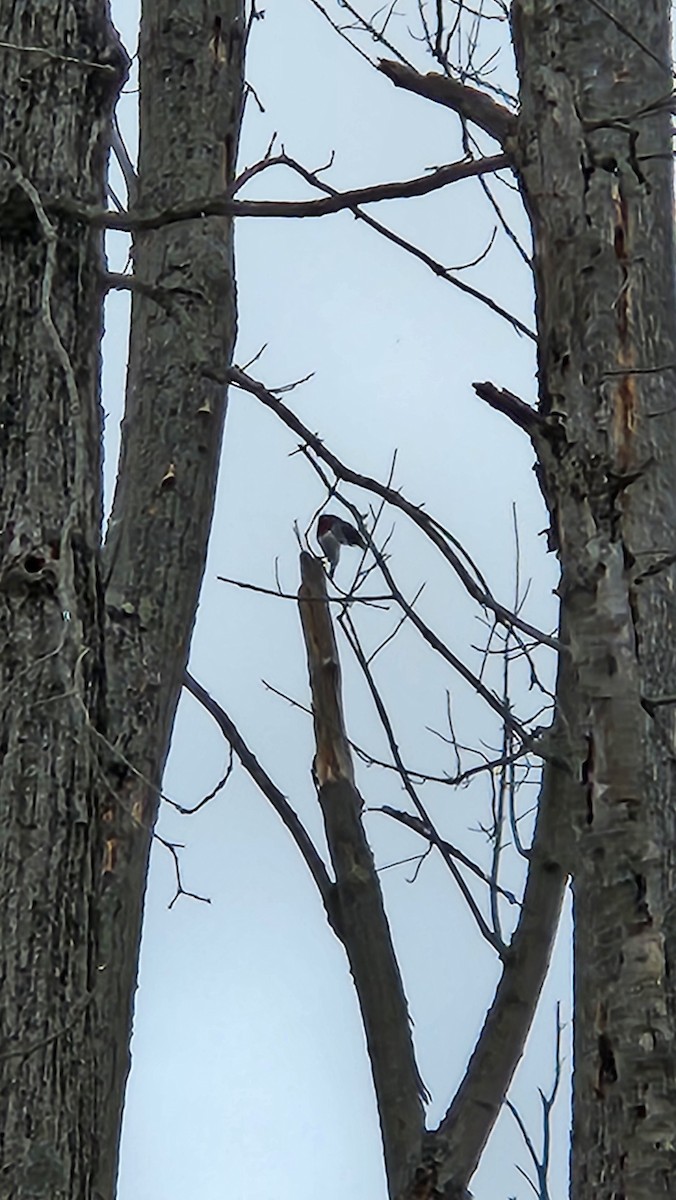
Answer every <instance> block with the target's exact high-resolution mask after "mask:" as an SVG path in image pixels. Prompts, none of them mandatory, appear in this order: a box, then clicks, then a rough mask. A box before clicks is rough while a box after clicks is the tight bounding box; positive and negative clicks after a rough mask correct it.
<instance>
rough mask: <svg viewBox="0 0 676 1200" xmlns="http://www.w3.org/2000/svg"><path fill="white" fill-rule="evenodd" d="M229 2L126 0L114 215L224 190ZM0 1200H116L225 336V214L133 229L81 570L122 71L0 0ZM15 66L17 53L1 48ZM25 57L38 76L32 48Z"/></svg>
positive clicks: (230, 333)
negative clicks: (129, 52)
mask: <svg viewBox="0 0 676 1200" xmlns="http://www.w3.org/2000/svg"><path fill="white" fill-rule="evenodd" d="M243 34H244V26H243V14H242V4H241V3H240V0H227V2H226V3H224V4H223V5H221V8H220V15H218V16H216V17H214V13H213V9H212V7H210V6H209V5H207V4H206V0H190V2H188V3H184V4H182V5H180V6H177V5H176V4H175V3H173V2H171V0H147V2H146V3H145V5H144V13H143V22H142V38H141V121H142V134H141V162H140V173H139V188H138V193H139V194H138V205H139V207H140V209H141V210H142V211H144V212H145V213H148V212H149V211H156V210H157V208H158V207H160V206H166V205H168V204H171V203H176V202H179V201H181V200H185V199H190V198H191V197H193V196H195V195H197V196H199V197H204V196H206V195H209V194H211V193H216V192H222V191H223V190H224V188H225V187H226V186H227V184H228V182H229V181H230V180H231V179H232V174H233V169H234V162H235V155H236V150H237V141H238V132H239V121H240V114H241V98H242V69H243V68H242V63H243V48H244V37H243ZM0 39H1V40H2V41H3V43H5V46H4V48H3V49H2V51H1V58H0V61H1V63H2V82H1V84H0V95H1V96H2V101H3V114H2V116H3V130H2V139H3V140H2V153H1V154H0V239H1V242H2V245H1V247H0V252H1V254H2V264H3V268H2V273H1V274H2V280H1V282H0V289H1V293H2V353H1V354H0V376H1V379H2V409H1V410H0V411H1V415H0V453H1V454H2V463H1V467H2V473H1V476H0V487H1V488H2V514H3V516H2V521H3V526H4V538H3V558H2V564H1V573H0V604H1V605H2V612H3V621H2V629H3V645H2V649H1V651H0V680H1V682H0V695H1V697H2V699H1V702H0V752H1V754H2V771H1V772H0V808H1V812H2V820H1V822H0V828H1V829H2V836H1V841H0V846H1V847H2V866H1V869H2V888H0V931H1V933H2V944H3V978H2V988H1V989H0V1020H1V1027H0V1035H1V1037H2V1043H1V1044H0V1072H1V1075H2V1077H1V1078H0V1143H1V1146H0V1150H1V1152H0V1163H1V1164H2V1166H1V1171H2V1173H1V1174H0V1192H1V1193H2V1195H7V1196H10V1195H11V1196H12V1197H13V1198H14V1200H24V1198H25V1200H28V1197H31V1198H33V1197H35V1196H36V1195H45V1196H47V1195H49V1196H53V1197H61V1196H63V1197H65V1196H68V1197H72V1198H73V1200H85V1198H86V1200H89V1198H90V1197H96V1198H97V1200H98V1198H101V1200H112V1196H113V1195H114V1190H115V1175H116V1160H117V1145H118V1139H119V1128H120V1120H121V1109H122V1100H123V1092H124V1085H125V1081H126V1075H127V1070H128V1042H129V1035H130V1027H131V1011H132V1002H133V992H134V987H135V977H136V964H137V956H138V945H139V934H140V916H141V910H142V901H143V891H144V885H145V873H146V865H147V858H148V851H149V846H150V838H151V834H152V827H153V823H154V820H155V815H156V811H157V804H158V797H159V785H160V781H161V776H162V770H163V766H164V761H165V758H166V753H167V749H168V745H169V739H170V735H171V728H172V724H173V719H174V713H175V709H176V704H177V700H178V695H179V691H180V686H181V681H182V677H183V670H184V667H185V662H186V658H187V653H188V647H189V642H190V635H191V631H192V625H193V620H194V614H195V608H196V604H197V599H198V595H199V588H200V584H201V578H202V572H203V567H204V561H205V555H206V545H207V539H208V534H209V528H210V523H211V513H212V505H213V496H214V491H215V482H216V472H217V465H218V460H219V451H220V444H221V435H222V429H223V420H224V415H225V395H224V387H223V385H222V383H220V384H219V383H217V382H216V380H218V379H220V380H221V381H222V380H223V379H224V378H225V373H226V370H227V367H228V365H229V363H230V357H231V353H232V346H233V343H234V337H235V300H234V276H233V264H232V236H231V222H230V220H229V219H224V218H220V217H213V218H208V219H204V220H202V219H199V218H198V219H195V220H192V221H186V222H184V223H177V224H174V225H172V226H171V228H169V229H166V230H165V229H157V230H152V231H148V232H145V233H144V234H143V236H142V237H141V238H139V239H138V241H137V243H136V245H135V249H134V259H135V264H134V265H135V276H136V281H137V282H138V283H139V284H140V285H141V286H142V287H143V295H135V298H134V310H133V330H132V337H131V361H130V367H129V376H128V388H127V402H126V414H125V425H124V431H123V443H122V458H121V467H120V476H119V480H118V487H117V491H116V497H115V506H114V513H113V520H112V523H111V529H110V535H109V537H108V542H107V545H106V548H105V551H103V550H102V547H101V461H100V447H101V435H102V419H101V406H100V396H99V374H100V340H101V332H102V314H101V297H102V292H103V261H102V253H101V250H102V247H101V236H100V234H99V233H98V232H95V231H94V228H93V227H92V226H89V225H87V224H86V223H84V222H83V221H81V220H77V219H74V218H72V217H71V218H69V217H67V216H58V217H50V218H49V219H48V218H47V216H46V215H45V208H44V207H43V197H44V198H45V203H46V202H47V198H49V199H50V203H49V204H47V203H46V207H47V211H49V212H50V213H52V212H53V211H54V209H55V208H56V209H59V204H58V201H59V200H60V199H61V200H63V201H64V202H65V203H64V205H63V206H62V208H65V207H67V203H68V202H69V201H71V202H72V201H73V200H74V201H75V202H76V203H80V204H82V203H83V202H84V203H86V204H89V205H91V206H94V207H95V208H100V207H101V206H102V205H103V203H104V201H105V177H106V163H107V151H108V138H109V123H110V114H111V111H112V107H113V104H114V102H115V99H116V96H117V93H118V91H119V87H120V85H121V83H122V81H123V79H124V76H125V73H126V69H127V58H126V56H125V55H124V53H123V51H122V50H121V48H120V46H119V44H118V41H117V38H116V36H115V34H114V31H113V29H112V27H111V25H110V23H109V20H108V15H107V5H106V4H105V3H104V0H82V2H81V3H78V4H77V5H74V4H73V3H72V0H69V2H68V3H65V2H61V0H50V2H49V3H46V2H38V3H37V4H36V3H34V2H32V3H30V4H28V3H26V2H24V0H20V2H19V3H16V2H14V3H11V4H10V3H8V2H6V0H0ZM24 47H26V48H28V47H30V48H31V49H24ZM36 47H44V48H45V53H44V54H42V53H38V52H36V50H35V48H36Z"/></svg>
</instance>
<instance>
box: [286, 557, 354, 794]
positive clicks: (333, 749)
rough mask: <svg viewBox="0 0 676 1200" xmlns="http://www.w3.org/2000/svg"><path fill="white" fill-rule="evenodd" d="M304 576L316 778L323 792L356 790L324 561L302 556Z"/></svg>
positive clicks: (303, 609) (303, 608)
mask: <svg viewBox="0 0 676 1200" xmlns="http://www.w3.org/2000/svg"><path fill="white" fill-rule="evenodd" d="M300 573H301V580H302V582H301V585H300V588H299V590H298V607H299V609H300V617H301V623H302V626H303V637H304V638H305V648H306V650H307V661H308V669H309V672H310V690H311V692H312V715H313V718H314V727H315V741H316V746H317V753H316V756H315V762H314V771H315V777H316V780H317V784H318V786H319V787H320V788H322V787H323V786H324V784H326V783H338V782H340V781H341V780H345V781H346V782H347V783H349V785H350V787H354V768H353V766H352V755H351V753H350V746H349V742H348V739H347V733H346V732H345V720H344V717H343V702H342V696H341V674H340V662H339V660H338V647H337V646H336V638H335V634H334V632H333V625H332V623H331V617H330V616H329V605H328V598H327V595H326V575H325V573H324V569H323V567H322V564H321V562H320V560H319V559H318V558H315V557H314V556H313V555H312V554H307V553H305V552H303V553H302V554H301V556H300ZM356 796H357V793H356V792H355V797H356ZM359 803H361V802H359Z"/></svg>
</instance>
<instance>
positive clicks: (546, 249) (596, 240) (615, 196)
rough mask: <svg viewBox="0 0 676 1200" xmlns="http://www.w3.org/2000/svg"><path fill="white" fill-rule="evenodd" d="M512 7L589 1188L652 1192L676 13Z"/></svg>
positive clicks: (672, 428) (669, 1135) (666, 885)
mask: <svg viewBox="0 0 676 1200" xmlns="http://www.w3.org/2000/svg"><path fill="white" fill-rule="evenodd" d="M603 10H605V11H603ZM609 14H610V15H609ZM513 19H514V29H515V41H516V48H517V55H518V66H519V73H520V79H521V103H522V111H521V116H520V121H519V134H518V150H517V162H518V167H519V172H520V177H521V182H522V187H523V193H524V198H525V201H526V204H527V207H528V210H529V213H530V217H531V221H532V226H533V233H534V242H535V271H536V289H537V317H538V339H539V340H538V358H539V379H540V413H541V414H542V415H543V416H544V417H545V418H546V420H547V422H548V425H549V439H548V445H547V439H546V438H545V439H544V440H543V441H542V443H541V450H542V452H541V456H540V470H541V480H542V484H543V489H544V493H545V497H546V500H547V503H548V505H549V507H550V511H551V514H552V536H553V541H554V544H555V545H556V547H557V550H558V554H559V558H560V561H561V567H562V580H561V589H560V591H561V602H562V609H563V613H564V616H565V621H566V625H567V628H568V631H569V653H570V656H571V660H572V663H573V667H574V670H575V673H576V676H577V689H576V694H575V698H574V703H573V704H572V705H567V706H566V707H565V709H564V715H565V716H566V717H567V719H568V722H569V728H570V732H571V739H572V746H573V750H574V754H575V756H576V758H577V762H578V770H579V774H580V778H581V779H582V781H583V782H584V803H583V804H581V805H578V806H576V808H575V809H574V810H573V812H572V813H571V819H572V823H573V828H574V831H575V835H576V851H575V860H574V867H575V871H574V874H575V882H574V889H575V1077H574V1129H573V1151H572V1168H573V1183H572V1195H573V1197H574V1198H575V1200H578V1198H579V1200H583V1198H584V1200H587V1198H591V1197H595V1198H596V1197H608V1198H610V1197H620V1196H621V1197H624V1196H627V1197H629V1196H631V1197H632V1200H641V1198H642V1197H646V1200H647V1198H648V1197H654V1196H657V1195H667V1194H671V1193H672V1192H673V1191H674V1190H676V1148H675V1146H674V1140H673V1129H674V1126H675V1124H676V1056H675V1053H674V1020H673V1017H674V987H675V982H676V981H675V980H674V975H673V961H674V959H673V948H672V949H671V950H670V947H673V936H674V922H673V916H674V913H673V905H672V904H671V901H670V893H671V880H672V877H673V860H674V819H673V802H674V790H673V789H674V778H673V777H674V769H673V762H674V740H673V723H672V721H671V720H670V719H668V718H665V717H664V716H663V715H662V713H663V712H664V710H662V712H660V710H658V709H653V710H652V711H647V708H646V704H645V699H646V697H650V696H655V695H656V694H657V693H660V692H664V691H670V692H672V693H673V691H674V686H673V685H674V680H675V674H674V672H675V668H676V662H675V661H674V656H675V653H676V647H675V645H674V637H673V629H674V623H675V618H676V612H675V606H674V591H673V573H672V571H673V568H672V567H671V566H670V565H669V564H668V563H662V564H660V560H661V559H662V558H664V556H665V555H669V554H670V553H672V552H673V546H674V528H675V527H676V422H675V413H674V406H673V365H674V362H675V355H674V340H675V337H674V291H673V289H674V257H673V232H672V230H673V193H672V172H671V142H670V118H669V114H668V111H667V108H666V107H665V106H664V103H663V101H664V99H665V97H667V98H668V96H669V94H670V92H671V68H670V64H669V46H670V40H669V4H668V3H667V2H666V0H654V2H652V3H649V4H648V3H646V4H642V5H636V4H634V3H632V2H630V0H614V2H613V3H607V4H604V6H603V9H601V6H600V5H599V6H597V5H596V4H591V3H583V4H575V5H568V6H561V5H558V4H555V3H553V2H549V0H522V2H520V3H517V4H515V6H514V10H513ZM661 102H662V103H661ZM660 566H661V569H657V570H651V568H655V567H657V568H660ZM666 711H669V710H666Z"/></svg>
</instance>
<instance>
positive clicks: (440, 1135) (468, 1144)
mask: <svg viewBox="0 0 676 1200" xmlns="http://www.w3.org/2000/svg"><path fill="white" fill-rule="evenodd" d="M572 687H573V673H572V667H571V665H570V663H569V660H568V659H567V658H566V657H565V656H561V658H560V660H559V681H558V687H557V695H558V696H559V698H560V703H561V705H562V708H563V710H564V711H566V708H565V702H566V700H567V699H568V696H569V692H570V690H571V688H572ZM557 736H558V735H557V734H556V732H555V731H553V733H552V737H553V738H556V737H557ZM561 737H562V746H563V747H564V749H563V750H562V752H561V753H560V754H557V755H556V756H553V757H552V759H551V760H549V761H548V762H547V763H546V764H545V767H544V772H543V780H542V788H541V794H540V808H539V812H538V817H537V822H536V826H535V833H534V836H533V843H532V846H531V850H530V865H529V870H528V877H527V880H526V887H525V890H524V895H523V901H522V907H521V913H520V916H519V920H518V923H517V926H516V929H515V931H514V935H513V937H512V941H511V944H510V947H509V950H508V955H507V960H506V962H505V966H504V970H503V973H502V977H501V979H500V982H499V984H498V987H497V990H496V993H495V997H494V999H493V1003H492V1005H491V1007H490V1009H489V1011H488V1013H487V1015H486V1019H485V1021H484V1025H483V1029H482V1031H481V1035H480V1037H479V1040H478V1042H477V1045H476V1047H475V1049H474V1053H473V1054H472V1057H471V1059H470V1061H469V1065H468V1067H467V1071H466V1073H465V1078H464V1079H463V1081H462V1083H461V1085H460V1087H459V1089H458V1091H457V1093H456V1095H455V1097H454V1099H453V1101H452V1103H451V1106H450V1108H449V1109H448V1112H447V1113H446V1115H445V1117H444V1118H443V1120H442V1122H441V1124H440V1126H439V1128H438V1130H436V1131H435V1132H434V1133H433V1134H431V1135H430V1139H431V1142H432V1144H433V1145H438V1146H439V1149H440V1151H441V1152H443V1154H444V1159H445V1161H446V1163H447V1164H448V1171H449V1173H452V1178H453V1181H454V1183H455V1185H456V1186H458V1187H462V1186H465V1187H466V1186H467V1185H468V1183H469V1180H470V1179H471V1177H472V1175H473V1174H474V1171H475V1170H476V1167H477V1163H478V1162H479V1159H480V1157H481V1154H482V1152H483V1148H484V1146H485V1144H486V1142H487V1140H488V1137H489V1135H490V1132H491V1130H492V1128H493V1125H494V1124H495V1121H496V1120H497V1117H498V1114H499V1112H500V1109H501V1107H502V1104H503V1102H504V1099H505V1096H506V1094H507V1091H508V1089H509V1086H510V1083H511V1080H512V1078H513V1075H514V1072H515V1070H516V1067H517V1065H518V1063H519V1060H520V1058H521V1055H522V1054H523V1050H524V1046H525V1043H526V1038H527V1037H528V1033H529V1030H530V1027H531V1024H532V1020H533V1016H534V1014H535V1009H536V1007H537V1002H538V998H539V996H540V992H541V989H542V985H543V983H544V980H545V976H546V973H547V968H548V966H549V959H550V956H551V952H552V949H553V946H554V938H555V936H556V931H557V928H558V923H559V916H560V913H561V906H562V903H563V897H564V894H565V887H566V879H567V870H566V867H565V865H564V844H563V843H564V831H565V829H566V822H567V820H568V813H569V812H570V811H571V808H572V806H573V805H575V804H578V803H579V802H580V801H579V792H580V787H581V785H580V783H579V782H578V778H577V772H576V771H575V770H574V769H573V767H572V765H571V764H570V762H569V761H568V755H569V751H567V749H565V747H567V735H566V734H565V733H562V734H561Z"/></svg>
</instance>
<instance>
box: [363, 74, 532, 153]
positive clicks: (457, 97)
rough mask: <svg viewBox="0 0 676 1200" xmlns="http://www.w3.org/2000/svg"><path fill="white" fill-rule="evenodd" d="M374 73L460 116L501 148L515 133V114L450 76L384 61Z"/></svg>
mask: <svg viewBox="0 0 676 1200" xmlns="http://www.w3.org/2000/svg"><path fill="white" fill-rule="evenodd" d="M378 70H379V71H382V72H383V75H387V78H388V79H391V80H392V83H393V84H394V85H395V87H400V88H405V89H406V91H409V92H415V93H416V94H417V95H418V96H424V97H425V99H426V100H431V101H432V102H433V103H434V104H443V105H444V106H445V107H446V108H451V109H453V112H457V113H461V114H462V116H463V117H466V118H467V120H469V121H473V122H474V124H475V125H478V126H479V127H480V128H481V129H484V130H485V131H486V133H490V135H491V137H494V138H496V140H497V141H498V142H500V144H501V145H503V146H505V145H508V143H509V139H510V138H511V137H512V136H513V135H514V133H515V132H516V116H515V114H514V113H513V112H510V111H509V109H508V108H506V107H505V106H504V104H498V103H497V101H495V100H493V99H492V98H491V97H490V96H489V95H487V94H486V92H481V91H479V90H478V89H477V88H472V87H468V86H467V85H466V84H464V83H459V82H458V80H457V79H451V78H450V76H448V75H441V74H440V73H439V72H437V71H430V72H429V73H428V74H426V75H421V74H420V73H419V72H418V71H415V70H414V69H413V68H412V67H409V66H407V65H406V63H402V62H395V61H393V60H392V59H388V58H383V59H381V60H380V62H379V63H378Z"/></svg>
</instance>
